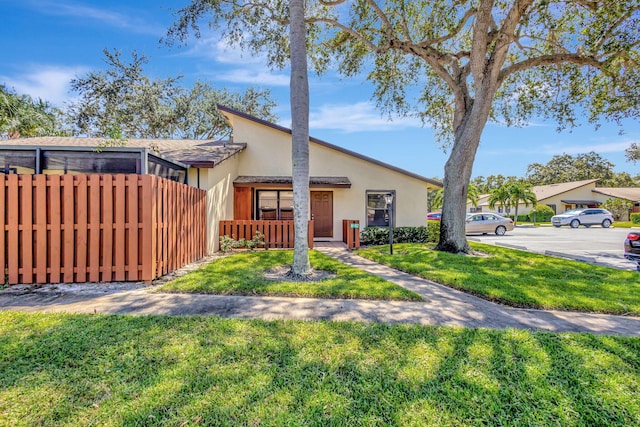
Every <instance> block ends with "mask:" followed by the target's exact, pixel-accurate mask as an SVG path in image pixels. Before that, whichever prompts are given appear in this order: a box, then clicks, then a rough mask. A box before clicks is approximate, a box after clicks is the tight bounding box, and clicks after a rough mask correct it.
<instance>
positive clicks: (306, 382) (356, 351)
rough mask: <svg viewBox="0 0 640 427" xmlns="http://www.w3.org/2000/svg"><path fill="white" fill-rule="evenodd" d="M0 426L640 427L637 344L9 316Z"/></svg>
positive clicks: (325, 326)
mask: <svg viewBox="0 0 640 427" xmlns="http://www.w3.org/2000/svg"><path fill="white" fill-rule="evenodd" d="M0 425H3V426H33V425H41V426H54V425H55V426H77V425H100V426H123V425H124V426H130V425H144V426H192V425H216V426H236V425H237V426H259V425H260V426H263V425H264V426H276V425H282V426H284V425H290V426H353V425H361V426H382V425H385V426H387V425H389V426H477V425H509V426H530V425H545V426H546V425H562V426H594V425H598V426H632V425H636V426H637V425H640V338H623V337H609V336H594V335H588V334H570V333H563V334H556V333H548V332H530V331H520V330H478V329H456V328H444V327H425V326H417V325H396V326H389V325H381V324H356V323H332V322H284V321H277V322H267V321H258V320H237V319H220V318H210V317H163V316H145V317H128V316H102V315H63V314H27V313H12V312H0Z"/></svg>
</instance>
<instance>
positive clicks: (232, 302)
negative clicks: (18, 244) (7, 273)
mask: <svg viewBox="0 0 640 427" xmlns="http://www.w3.org/2000/svg"><path fill="white" fill-rule="evenodd" d="M317 249H318V250H320V251H321V252H323V253H325V254H327V255H329V256H331V257H334V258H336V259H338V260H340V261H342V262H344V263H346V264H349V265H352V266H354V267H357V268H360V269H363V270H365V271H367V272H370V273H372V274H375V275H377V276H380V277H382V278H384V279H386V280H389V281H391V282H393V283H396V284H398V285H400V286H403V287H405V288H407V289H410V290H412V291H414V292H416V293H418V294H420V295H422V296H423V297H424V298H425V299H427V301H426V302H406V301H364V300H325V299H315V298H281V297H243V296H218V295H201V294H160V293H153V292H149V291H148V289H146V288H142V289H133V290H131V289H129V290H123V291H111V292H99V291H93V292H91V291H89V292H65V291H60V292H51V291H49V292H37V291H36V292H33V291H32V292H23V293H18V292H6V291H5V292H0V309H4V310H20V311H31V312H35V311H38V312H70V313H114V314H116V313H117V314H136V315H143V314H165V315H218V316H227V317H236V318H261V319H296V320H334V321H368V322H384V323H416V324H422V325H446V326H462V327H481V328H497V329H504V328H520V329H537V330H549V331H556V332H561V331H569V332H590V333H595V334H615V335H627V336H640V318H637V317H625V316H612V315H602V314H587V313H576V312H565V311H543V310H528V309H517V308H510V307H505V306H502V305H499V304H494V303H491V302H488V301H485V300H482V299H480V298H477V297H474V296H472V295H469V294H465V293H463V292H459V291H456V290H454V289H451V288H447V287H445V286H441V285H438V284H436V283H434V282H431V281H428V280H424V279H420V278H417V277H414V276H411V275H409V274H406V273H402V272H399V271H397V270H394V269H391V268H389V267H386V266H383V265H380V264H377V263H374V262H372V261H369V260H366V259H364V258H361V257H359V256H356V255H354V254H353V253H351V252H349V251H347V250H346V249H344V248H340V247H318V248H317Z"/></svg>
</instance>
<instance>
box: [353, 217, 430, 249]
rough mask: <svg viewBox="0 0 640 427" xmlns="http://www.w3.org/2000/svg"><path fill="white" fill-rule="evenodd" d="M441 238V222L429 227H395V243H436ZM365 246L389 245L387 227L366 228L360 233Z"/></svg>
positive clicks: (428, 224)
mask: <svg viewBox="0 0 640 427" xmlns="http://www.w3.org/2000/svg"><path fill="white" fill-rule="evenodd" d="M439 238H440V222H438V221H429V222H428V223H427V226H426V227H425V226H420V227H393V243H428V242H431V243H436V242H437V241H438V240H439ZM360 242H361V243H362V244H363V245H386V244H389V229H388V228H387V227H365V228H363V229H362V231H360Z"/></svg>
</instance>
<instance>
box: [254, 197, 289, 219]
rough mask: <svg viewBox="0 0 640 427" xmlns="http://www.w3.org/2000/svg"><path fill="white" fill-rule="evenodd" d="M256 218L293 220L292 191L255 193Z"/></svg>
mask: <svg viewBox="0 0 640 427" xmlns="http://www.w3.org/2000/svg"><path fill="white" fill-rule="evenodd" d="M256 200H257V203H256V218H257V219H259V220H270V219H279V220H293V191H290V190H287V191H281V190H258V191H256Z"/></svg>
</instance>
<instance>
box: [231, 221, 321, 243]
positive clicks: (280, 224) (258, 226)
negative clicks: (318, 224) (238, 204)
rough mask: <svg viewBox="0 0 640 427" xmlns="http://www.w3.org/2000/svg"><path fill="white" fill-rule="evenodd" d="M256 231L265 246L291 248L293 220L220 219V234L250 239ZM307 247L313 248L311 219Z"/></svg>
mask: <svg viewBox="0 0 640 427" xmlns="http://www.w3.org/2000/svg"><path fill="white" fill-rule="evenodd" d="M257 232H260V233H262V234H263V235H264V242H265V248H267V249H269V248H284V249H287V248H293V244H294V227H293V221H270V220H267V221H264V220H263V221H258V220H256V221H249V220H224V221H220V236H228V237H231V238H233V239H236V240H240V239H247V240H250V239H252V238H253V236H255V235H256V233H257ZM308 239H309V249H313V221H309V226H308Z"/></svg>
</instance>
